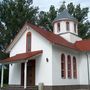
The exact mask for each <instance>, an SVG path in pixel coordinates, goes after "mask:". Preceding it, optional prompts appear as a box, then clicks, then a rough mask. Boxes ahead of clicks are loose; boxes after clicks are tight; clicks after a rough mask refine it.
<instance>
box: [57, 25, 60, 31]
mask: <svg viewBox="0 0 90 90" xmlns="http://www.w3.org/2000/svg"><path fill="white" fill-rule="evenodd" d="M57 31H58V32H60V23H57Z"/></svg>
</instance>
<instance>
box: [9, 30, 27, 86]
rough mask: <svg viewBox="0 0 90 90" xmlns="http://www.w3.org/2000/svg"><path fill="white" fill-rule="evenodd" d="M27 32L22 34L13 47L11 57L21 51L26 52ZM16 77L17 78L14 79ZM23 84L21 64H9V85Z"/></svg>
mask: <svg viewBox="0 0 90 90" xmlns="http://www.w3.org/2000/svg"><path fill="white" fill-rule="evenodd" d="M26 33H27V31H25V33H24V34H23V35H22V36H21V38H20V39H19V40H18V41H17V43H16V44H15V45H14V47H13V48H12V49H11V52H10V57H12V56H15V55H16V54H19V53H24V52H26ZM14 79H15V80H14ZM13 84H14V85H18V84H21V65H20V64H17V63H15V64H13V63H12V64H10V65H9V85H13Z"/></svg>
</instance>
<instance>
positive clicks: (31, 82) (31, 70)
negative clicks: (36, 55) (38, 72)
mask: <svg viewBox="0 0 90 90" xmlns="http://www.w3.org/2000/svg"><path fill="white" fill-rule="evenodd" d="M21 74H22V75H21V85H22V86H23V85H24V64H22V72H21ZM27 86H35V60H30V61H28V63H27Z"/></svg>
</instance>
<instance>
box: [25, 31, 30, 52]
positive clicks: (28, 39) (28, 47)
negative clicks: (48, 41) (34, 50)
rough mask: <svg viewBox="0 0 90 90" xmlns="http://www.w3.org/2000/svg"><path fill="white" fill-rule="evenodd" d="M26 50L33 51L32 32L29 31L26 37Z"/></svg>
mask: <svg viewBox="0 0 90 90" xmlns="http://www.w3.org/2000/svg"><path fill="white" fill-rule="evenodd" d="M26 39H27V40H26V51H27V52H28V51H31V33H30V32H28V33H27V37H26Z"/></svg>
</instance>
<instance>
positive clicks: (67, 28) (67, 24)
mask: <svg viewBox="0 0 90 90" xmlns="http://www.w3.org/2000/svg"><path fill="white" fill-rule="evenodd" d="M69 28H70V27H69V22H66V30H67V31H69Z"/></svg>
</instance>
